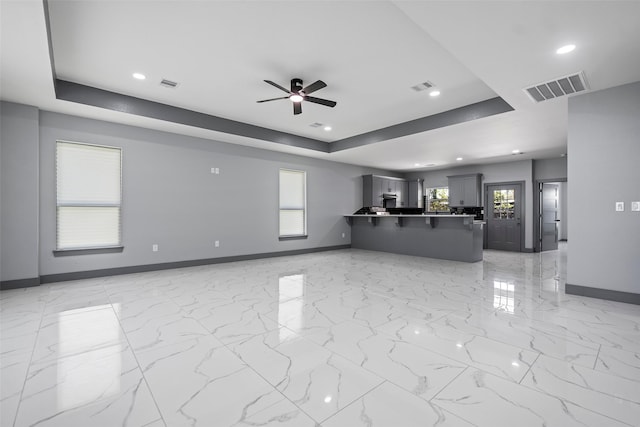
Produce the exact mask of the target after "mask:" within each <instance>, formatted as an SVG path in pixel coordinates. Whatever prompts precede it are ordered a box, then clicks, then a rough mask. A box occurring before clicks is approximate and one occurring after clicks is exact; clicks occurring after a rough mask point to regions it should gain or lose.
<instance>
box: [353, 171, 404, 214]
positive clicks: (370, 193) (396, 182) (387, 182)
mask: <svg viewBox="0 0 640 427" xmlns="http://www.w3.org/2000/svg"><path fill="white" fill-rule="evenodd" d="M385 193H386V194H389V195H395V207H406V206H407V203H408V202H407V195H408V193H409V183H408V182H407V181H405V180H404V179H402V178H392V177H387V176H378V175H362V206H367V207H373V206H376V207H383V206H384V197H383V194H385Z"/></svg>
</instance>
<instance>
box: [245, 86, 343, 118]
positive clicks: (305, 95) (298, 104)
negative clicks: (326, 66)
mask: <svg viewBox="0 0 640 427" xmlns="http://www.w3.org/2000/svg"><path fill="white" fill-rule="evenodd" d="M265 82H267V83H269V84H270V85H271V86H275V87H277V88H278V89H280V90H281V91H284V92H287V93H288V94H289V95H287V96H283V97H280V98H271V99H263V100H262V101H257V102H269V101H276V100H278V99H289V100H291V102H293V114H301V113H302V101H309V102H313V103H314V104H320V105H326V106H327V107H335V106H336V104H337V102H335V101H329V100H328V99H322V98H316V97H314V96H309V94H310V93H313V92H315V91H317V90H318V89H322V88H323V87H326V86H327V84H326V83H325V82H323V81H322V80H318V81H316V82H315V83H311V84H310V85H309V86H307V87H302V79H291V90H288V89H285V88H283V87H282V86H280V85H279V84H277V83H274V82H272V81H271V80H265Z"/></svg>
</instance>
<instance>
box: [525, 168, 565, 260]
mask: <svg viewBox="0 0 640 427" xmlns="http://www.w3.org/2000/svg"><path fill="white" fill-rule="evenodd" d="M534 188H535V189H536V190H534V191H537V193H535V192H534V194H536V195H534V198H533V204H534V206H533V212H534V213H535V215H536V220H535V221H534V224H533V235H534V239H533V240H534V250H535V251H536V252H543V251H553V250H557V249H558V242H559V241H563V240H567V203H566V202H567V179H566V178H559V179H545V180H537V181H535V187H534Z"/></svg>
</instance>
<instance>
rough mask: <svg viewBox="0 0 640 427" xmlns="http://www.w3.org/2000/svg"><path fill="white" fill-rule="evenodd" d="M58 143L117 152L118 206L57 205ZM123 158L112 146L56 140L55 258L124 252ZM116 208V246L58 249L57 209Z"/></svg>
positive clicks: (121, 151)
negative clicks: (118, 158) (118, 161)
mask: <svg viewBox="0 0 640 427" xmlns="http://www.w3.org/2000/svg"><path fill="white" fill-rule="evenodd" d="M58 143H64V144H76V145H81V146H86V147H98V148H108V149H113V150H118V151H119V152H120V164H119V174H118V178H119V180H120V203H119V204H96V203H93V204H59V203H58ZM123 158H124V150H123V148H122V147H116V146H112V145H104V144H93V143H87V142H78V141H68V140H64V139H57V140H56V143H55V148H54V175H55V179H54V203H55V245H54V247H55V249H54V250H53V254H54V256H56V257H59V256H69V255H84V254H97V253H114V252H122V251H123V250H124V244H123V233H122V229H123V222H122V212H123V199H124V197H123V194H124V193H123V190H124V187H123V184H122V181H123V179H122V175H123V162H124V160H123ZM90 206H93V207H118V208H119V210H118V244H116V245H105V246H91V247H77V248H62V249H61V248H60V247H59V234H58V221H59V212H58V209H59V208H60V207H90Z"/></svg>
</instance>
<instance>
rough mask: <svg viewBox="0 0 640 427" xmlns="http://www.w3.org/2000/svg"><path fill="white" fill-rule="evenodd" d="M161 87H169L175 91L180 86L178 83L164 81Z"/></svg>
mask: <svg viewBox="0 0 640 427" xmlns="http://www.w3.org/2000/svg"><path fill="white" fill-rule="evenodd" d="M160 86H164V87H168V88H170V89H173V88H175V87H176V86H178V83H177V82H172V81H171V80H167V79H162V81H161V82H160Z"/></svg>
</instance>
